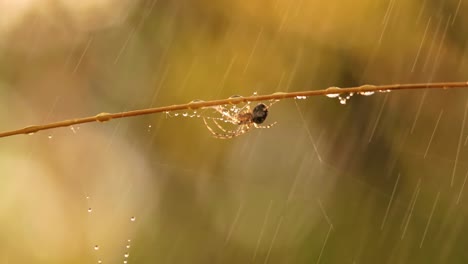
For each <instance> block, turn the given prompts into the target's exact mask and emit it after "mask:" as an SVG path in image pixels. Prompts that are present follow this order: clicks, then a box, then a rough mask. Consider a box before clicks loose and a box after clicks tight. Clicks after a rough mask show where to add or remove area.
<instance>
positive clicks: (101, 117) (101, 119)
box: [95, 113, 112, 122]
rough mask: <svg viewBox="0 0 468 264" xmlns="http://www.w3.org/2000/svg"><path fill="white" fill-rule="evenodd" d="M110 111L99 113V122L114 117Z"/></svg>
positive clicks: (97, 116) (97, 119) (97, 117)
mask: <svg viewBox="0 0 468 264" xmlns="http://www.w3.org/2000/svg"><path fill="white" fill-rule="evenodd" d="M110 115H111V114H109V113H99V114H97V115H96V116H95V118H96V121H98V122H107V121H109V120H111V119H112V117H111V116H110Z"/></svg>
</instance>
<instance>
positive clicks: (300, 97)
mask: <svg viewBox="0 0 468 264" xmlns="http://www.w3.org/2000/svg"><path fill="white" fill-rule="evenodd" d="M306 98H307V97H306V96H302V95H298V96H296V97H294V99H298V100H304V99H306Z"/></svg>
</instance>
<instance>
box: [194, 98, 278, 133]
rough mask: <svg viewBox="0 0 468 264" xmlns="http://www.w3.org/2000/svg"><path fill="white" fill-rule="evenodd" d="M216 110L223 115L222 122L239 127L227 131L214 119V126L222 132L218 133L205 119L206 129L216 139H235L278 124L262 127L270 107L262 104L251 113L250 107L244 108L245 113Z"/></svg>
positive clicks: (222, 109) (220, 108)
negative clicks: (252, 130)
mask: <svg viewBox="0 0 468 264" xmlns="http://www.w3.org/2000/svg"><path fill="white" fill-rule="evenodd" d="M270 106H271V105H270ZM215 110H216V111H218V112H219V113H221V114H222V115H223V118H222V119H221V120H223V121H224V122H227V123H231V124H235V125H238V127H237V128H236V129H234V130H227V129H225V128H223V127H222V126H221V125H220V124H219V123H218V122H217V121H216V119H213V118H212V119H211V120H212V122H213V123H214V125H215V126H216V127H217V128H218V129H219V131H220V132H222V133H220V132H216V131H215V130H213V128H211V127H210V126H209V125H208V122H207V121H206V119H207V118H203V122H205V125H206V127H207V128H208V130H209V131H210V132H211V134H213V136H214V137H216V138H222V139H226V138H233V137H237V136H240V135H242V134H245V133H247V131H249V130H250V129H252V128H270V127H272V126H273V125H274V124H276V122H275V123H273V124H270V125H268V126H261V125H260V124H262V123H263V122H264V121H265V119H266V118H267V116H268V106H266V105H265V104H262V103H260V104H258V105H256V106H255V107H254V108H253V109H252V111H250V107H249V105H247V106H246V107H243V111H236V112H230V110H228V109H225V108H223V107H219V108H215Z"/></svg>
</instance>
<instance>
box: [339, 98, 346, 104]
mask: <svg viewBox="0 0 468 264" xmlns="http://www.w3.org/2000/svg"><path fill="white" fill-rule="evenodd" d="M340 104H342V105H344V104H346V98H342V97H340Z"/></svg>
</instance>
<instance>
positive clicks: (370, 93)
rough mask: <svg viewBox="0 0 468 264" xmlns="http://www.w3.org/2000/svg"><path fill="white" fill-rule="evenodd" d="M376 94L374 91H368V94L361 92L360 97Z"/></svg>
mask: <svg viewBox="0 0 468 264" xmlns="http://www.w3.org/2000/svg"><path fill="white" fill-rule="evenodd" d="M374 93H375V92H373V91H367V92H360V93H359V94H360V95H363V96H371V95H373V94H374Z"/></svg>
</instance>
